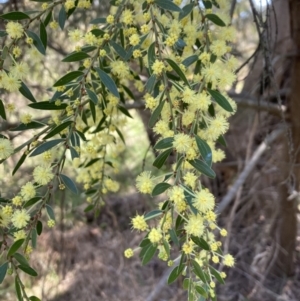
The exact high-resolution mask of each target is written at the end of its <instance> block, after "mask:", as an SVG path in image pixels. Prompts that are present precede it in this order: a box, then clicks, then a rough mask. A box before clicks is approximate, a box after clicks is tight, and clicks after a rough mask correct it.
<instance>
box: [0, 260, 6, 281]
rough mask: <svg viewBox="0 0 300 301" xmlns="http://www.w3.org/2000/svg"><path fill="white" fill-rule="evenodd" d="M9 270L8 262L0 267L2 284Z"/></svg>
mask: <svg viewBox="0 0 300 301" xmlns="http://www.w3.org/2000/svg"><path fill="white" fill-rule="evenodd" d="M7 269H8V261H6V262H4V263H3V264H2V265H1V266H0V284H1V283H2V282H3V280H4V278H5V275H6V272H7Z"/></svg>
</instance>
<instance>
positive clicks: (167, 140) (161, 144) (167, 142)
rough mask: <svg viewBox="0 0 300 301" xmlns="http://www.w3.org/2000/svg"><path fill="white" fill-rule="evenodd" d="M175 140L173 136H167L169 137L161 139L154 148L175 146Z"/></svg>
mask: <svg viewBox="0 0 300 301" xmlns="http://www.w3.org/2000/svg"><path fill="white" fill-rule="evenodd" d="M173 141H174V138H173V137H167V138H164V139H162V140H160V141H158V142H157V143H156V144H155V146H154V148H155V149H165V148H170V147H172V146H173Z"/></svg>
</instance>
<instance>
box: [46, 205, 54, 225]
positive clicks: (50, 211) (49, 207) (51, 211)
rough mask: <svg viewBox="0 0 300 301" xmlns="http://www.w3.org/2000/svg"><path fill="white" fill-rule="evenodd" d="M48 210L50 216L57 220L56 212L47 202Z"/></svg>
mask: <svg viewBox="0 0 300 301" xmlns="http://www.w3.org/2000/svg"><path fill="white" fill-rule="evenodd" d="M46 210H47V214H48V216H49V218H50V219H53V220H54V221H55V214H54V211H53V209H52V207H51V206H50V205H48V204H46Z"/></svg>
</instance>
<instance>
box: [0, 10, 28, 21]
mask: <svg viewBox="0 0 300 301" xmlns="http://www.w3.org/2000/svg"><path fill="white" fill-rule="evenodd" d="M0 18H2V19H4V20H13V21H17V20H25V19H30V17H29V16H28V15H27V14H25V13H23V12H20V11H13V12H10V13H7V14H3V15H1V16H0Z"/></svg>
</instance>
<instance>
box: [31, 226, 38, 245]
mask: <svg viewBox="0 0 300 301" xmlns="http://www.w3.org/2000/svg"><path fill="white" fill-rule="evenodd" d="M36 242H37V233H36V229H32V230H31V246H32V247H33V248H34V249H35V248H36Z"/></svg>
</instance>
